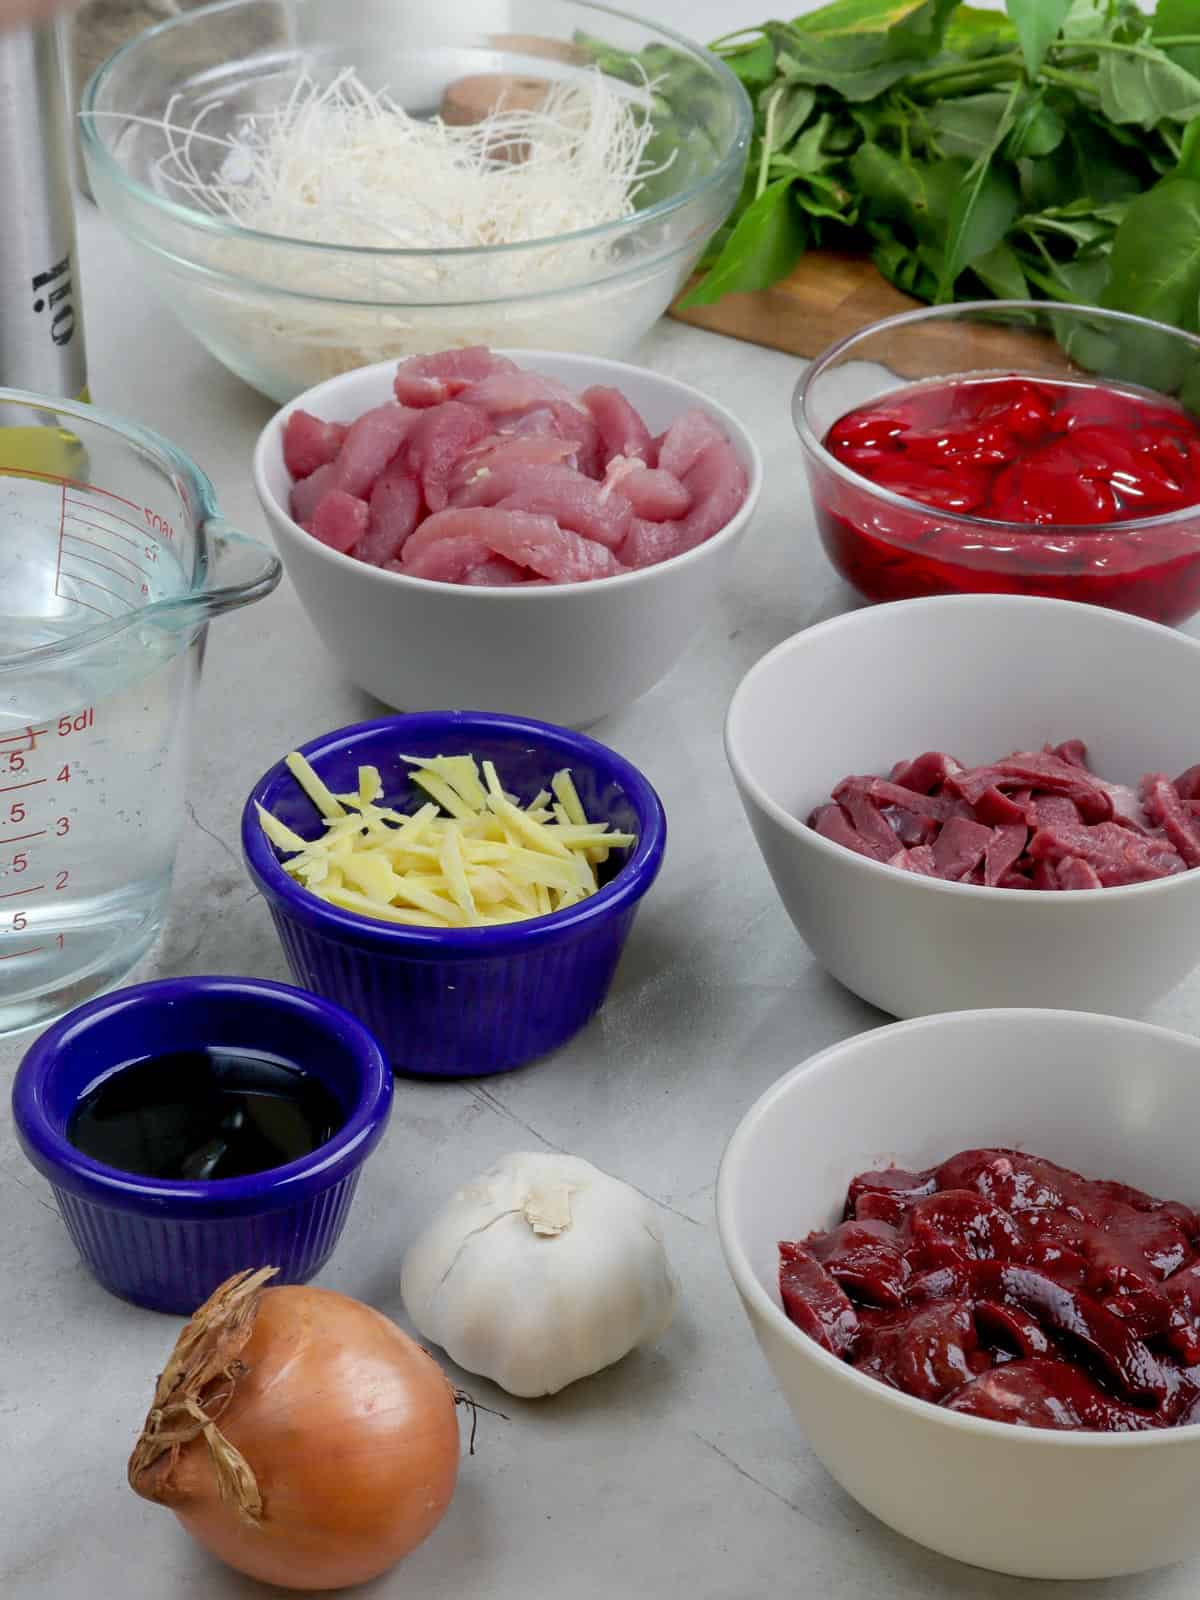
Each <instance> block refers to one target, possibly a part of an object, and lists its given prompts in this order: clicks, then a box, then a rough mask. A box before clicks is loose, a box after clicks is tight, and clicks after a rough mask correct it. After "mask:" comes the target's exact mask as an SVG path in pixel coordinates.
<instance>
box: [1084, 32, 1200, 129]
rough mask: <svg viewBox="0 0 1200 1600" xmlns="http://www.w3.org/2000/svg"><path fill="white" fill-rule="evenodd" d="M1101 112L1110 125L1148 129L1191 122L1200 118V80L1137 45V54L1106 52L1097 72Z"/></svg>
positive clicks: (1160, 52)
mask: <svg viewBox="0 0 1200 1600" xmlns="http://www.w3.org/2000/svg"><path fill="white" fill-rule="evenodd" d="M1096 84H1097V88H1098V89H1099V92H1100V109H1101V111H1103V113H1104V115H1105V116H1106V117H1108V119H1109V120H1110V121H1111V122H1114V123H1116V124H1117V125H1118V126H1119V125H1120V124H1121V123H1132V124H1133V125H1135V126H1136V127H1139V128H1145V129H1147V130H1148V129H1151V128H1155V127H1157V126H1158V124H1159V123H1160V122H1162V121H1164V120H1167V121H1171V122H1190V121H1191V119H1192V118H1193V117H1197V116H1200V78H1194V77H1193V76H1192V74H1191V73H1190V72H1188V71H1187V69H1186V68H1185V67H1181V66H1179V64H1178V63H1177V62H1175V61H1172V60H1171V58H1170V57H1169V56H1168V55H1166V54H1164V52H1163V51H1161V50H1155V49H1153V48H1151V47H1148V46H1139V47H1138V50H1137V54H1136V55H1135V54H1133V53H1132V52H1130V53H1129V54H1124V53H1121V52H1118V51H1115V50H1114V51H1106V52H1105V53H1104V54H1103V55H1102V56H1101V59H1100V65H1099V67H1098V68H1097V71H1096Z"/></svg>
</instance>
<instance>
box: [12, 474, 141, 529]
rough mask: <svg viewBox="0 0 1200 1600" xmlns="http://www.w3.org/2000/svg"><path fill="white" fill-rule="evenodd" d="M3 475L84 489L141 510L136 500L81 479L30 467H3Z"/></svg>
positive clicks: (132, 508)
mask: <svg viewBox="0 0 1200 1600" xmlns="http://www.w3.org/2000/svg"><path fill="white" fill-rule="evenodd" d="M3 475H4V477H6V478H36V479H37V481H38V482H39V483H60V484H62V486H63V488H64V489H65V488H66V486H67V485H68V484H70V485H71V487H72V489H84V490H86V491H87V493H88V494H102V495H103V496H104V497H105V499H106V500H117V501H119V502H120V504H121V505H123V506H128V507H129V508H130V509H131V510H132V511H140V510H141V509H142V508H141V506H139V505H138V503H137V501H136V500H126V498H125V496H124V495H123V494H114V493H113V491H112V490H111V489H102V488H101V487H100V485H99V484H98V483H85V482H84V481H83V479H82V478H64V477H63V476H62V474H61V473H58V472H35V471H34V470H33V468H32V467H5V469H4V474H3ZM135 526H136V524H135Z"/></svg>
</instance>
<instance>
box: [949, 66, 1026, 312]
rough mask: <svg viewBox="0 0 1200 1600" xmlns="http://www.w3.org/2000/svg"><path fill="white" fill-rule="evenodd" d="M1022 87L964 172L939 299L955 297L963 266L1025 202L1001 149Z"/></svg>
mask: <svg viewBox="0 0 1200 1600" xmlns="http://www.w3.org/2000/svg"><path fill="white" fill-rule="evenodd" d="M1019 93H1020V86H1019V85H1018V86H1016V87H1014V89H1013V90H1012V92H1011V94H1010V95H1009V97H1008V103H1007V105H1006V106H1005V108H1004V111H1003V112H1002V114H1001V116H1000V119H999V121H998V122H997V124H996V128H995V131H994V133H993V135H992V143H991V145H990V147H989V148H988V149H987V150H985V151H983V152H982V154H980V155H979V156H977V157H976V159H975V161H974V162H973V163H972V164H971V166H970V167H969V169H968V170H967V172H966V173H965V174H964V175H963V181H962V187H961V188H960V189H959V191H958V193H957V194H956V195H955V197H954V201H953V204H952V205H951V207H950V216H949V220H948V223H947V227H946V243H945V250H944V254H943V258H942V266H941V271H940V273H939V276H938V300H939V302H940V301H943V300H949V299H950V298H951V297H952V295H953V293H954V284H955V282H956V280H957V278H958V275H959V273H960V272H961V271H962V270H963V268H964V267H969V266H970V265H971V263H972V262H973V261H974V260H976V259H977V258H978V257H979V256H982V255H986V253H987V252H988V251H989V250H990V249H991V248H992V246H993V245H997V244H999V243H1000V241H1001V240H1002V239H1003V238H1004V235H1005V234H1006V233H1007V232H1008V230H1009V228H1010V227H1011V226H1012V223H1013V221H1014V220H1015V218H1016V216H1017V213H1018V211H1019V210H1020V208H1021V192H1020V189H1019V187H1018V184H1017V177H1016V173H1015V171H1014V169H1013V168H1012V167H1011V166H1008V165H1007V164H1006V163H1004V162H1002V161H1000V160H999V159H998V154H997V152H998V151H999V149H1000V147H1001V145H1002V144H1003V143H1004V141H1005V139H1006V138H1007V137H1008V135H1009V132H1010V131H1011V128H1012V124H1013V115H1014V111H1015V108H1016V105H1017V99H1018V95H1019Z"/></svg>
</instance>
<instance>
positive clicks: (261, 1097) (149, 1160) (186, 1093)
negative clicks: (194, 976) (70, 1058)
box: [67, 1048, 346, 1183]
mask: <svg viewBox="0 0 1200 1600" xmlns="http://www.w3.org/2000/svg"><path fill="white" fill-rule="evenodd" d="M345 1120H346V1117H345V1113H344V1112H343V1110H342V1107H341V1106H340V1105H339V1103H338V1101H337V1100H336V1098H335V1097H334V1095H333V1094H332V1093H331V1092H330V1090H329V1089H327V1088H326V1086H325V1085H324V1084H323V1083H322V1082H321V1081H320V1079H319V1078H316V1077H314V1076H313V1075H312V1074H311V1073H307V1072H302V1071H301V1070H300V1069H299V1068H298V1067H295V1066H293V1065H292V1064H291V1063H289V1062H287V1061H285V1060H283V1059H282V1058H280V1057H278V1056H274V1055H271V1054H269V1053H267V1052H264V1051H255V1050H234V1049H223V1048H211V1049H201V1050H180V1051H177V1052H173V1053H171V1054H167V1055H158V1056H150V1057H146V1058H143V1059H141V1060H135V1061H130V1062H127V1063H125V1064H124V1065H123V1066H120V1067H117V1068H116V1069H115V1070H114V1071H112V1072H110V1073H107V1074H106V1075H105V1076H104V1078H102V1079H101V1080H100V1081H99V1082H98V1083H96V1084H95V1085H93V1087H92V1088H91V1089H90V1090H89V1092H88V1093H87V1094H86V1095H85V1096H84V1097H83V1098H82V1099H81V1100H80V1102H79V1104H78V1106H76V1108H75V1111H74V1112H73V1114H72V1116H71V1120H70V1123H69V1125H68V1127H67V1138H68V1139H69V1140H70V1141H71V1143H72V1144H73V1145H74V1146H75V1148H76V1149H77V1150H79V1151H81V1152H82V1153H83V1154H84V1155H85V1156H90V1157H91V1158H92V1159H93V1160H94V1161H100V1162H103V1163H104V1165H105V1166H108V1167H115V1168H117V1169H118V1170H119V1171H122V1172H129V1173H133V1174H135V1175H137V1176H139V1177H145V1178H158V1179H167V1180H176V1181H183V1182H192V1183H196V1182H209V1181H213V1180H219V1179H223V1178H246V1177H251V1176H253V1174H255V1173H258V1172H266V1171H269V1170H270V1169H271V1168H273V1167H281V1166H284V1165H286V1164H287V1163H288V1162H290V1161H297V1160H299V1159H300V1158H301V1157H302V1156H307V1155H311V1154H312V1152H313V1151H314V1150H317V1149H319V1148H320V1146H321V1145H323V1144H325V1143H327V1142H328V1140H329V1139H331V1138H332V1137H333V1135H334V1134H335V1133H337V1132H338V1130H339V1129H340V1128H341V1127H342V1125H343V1124H344V1122H345Z"/></svg>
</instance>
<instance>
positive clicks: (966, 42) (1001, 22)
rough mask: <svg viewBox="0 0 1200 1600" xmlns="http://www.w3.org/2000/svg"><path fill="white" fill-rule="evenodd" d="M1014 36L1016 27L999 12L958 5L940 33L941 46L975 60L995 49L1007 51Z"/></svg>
mask: <svg viewBox="0 0 1200 1600" xmlns="http://www.w3.org/2000/svg"><path fill="white" fill-rule="evenodd" d="M1016 39H1017V34H1016V30H1015V29H1014V27H1013V25H1012V23H1011V22H1010V21H1009V20H1008V18H1007V17H1006V16H1005V15H1004V13H1003V12H1002V11H981V10H980V8H979V7H978V6H959V7H958V8H957V9H956V10H955V11H953V12H951V14H950V20H949V21H948V22H947V24H946V31H945V33H944V35H943V36H942V48H943V49H945V50H955V51H961V53H962V54H963V55H969V56H972V57H974V58H975V59H978V58H979V57H981V56H987V55H991V54H992V53H993V52H994V51H997V50H1007V49H1008V48H1009V47H1010V46H1011V45H1013V44H1015V43H1016Z"/></svg>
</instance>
